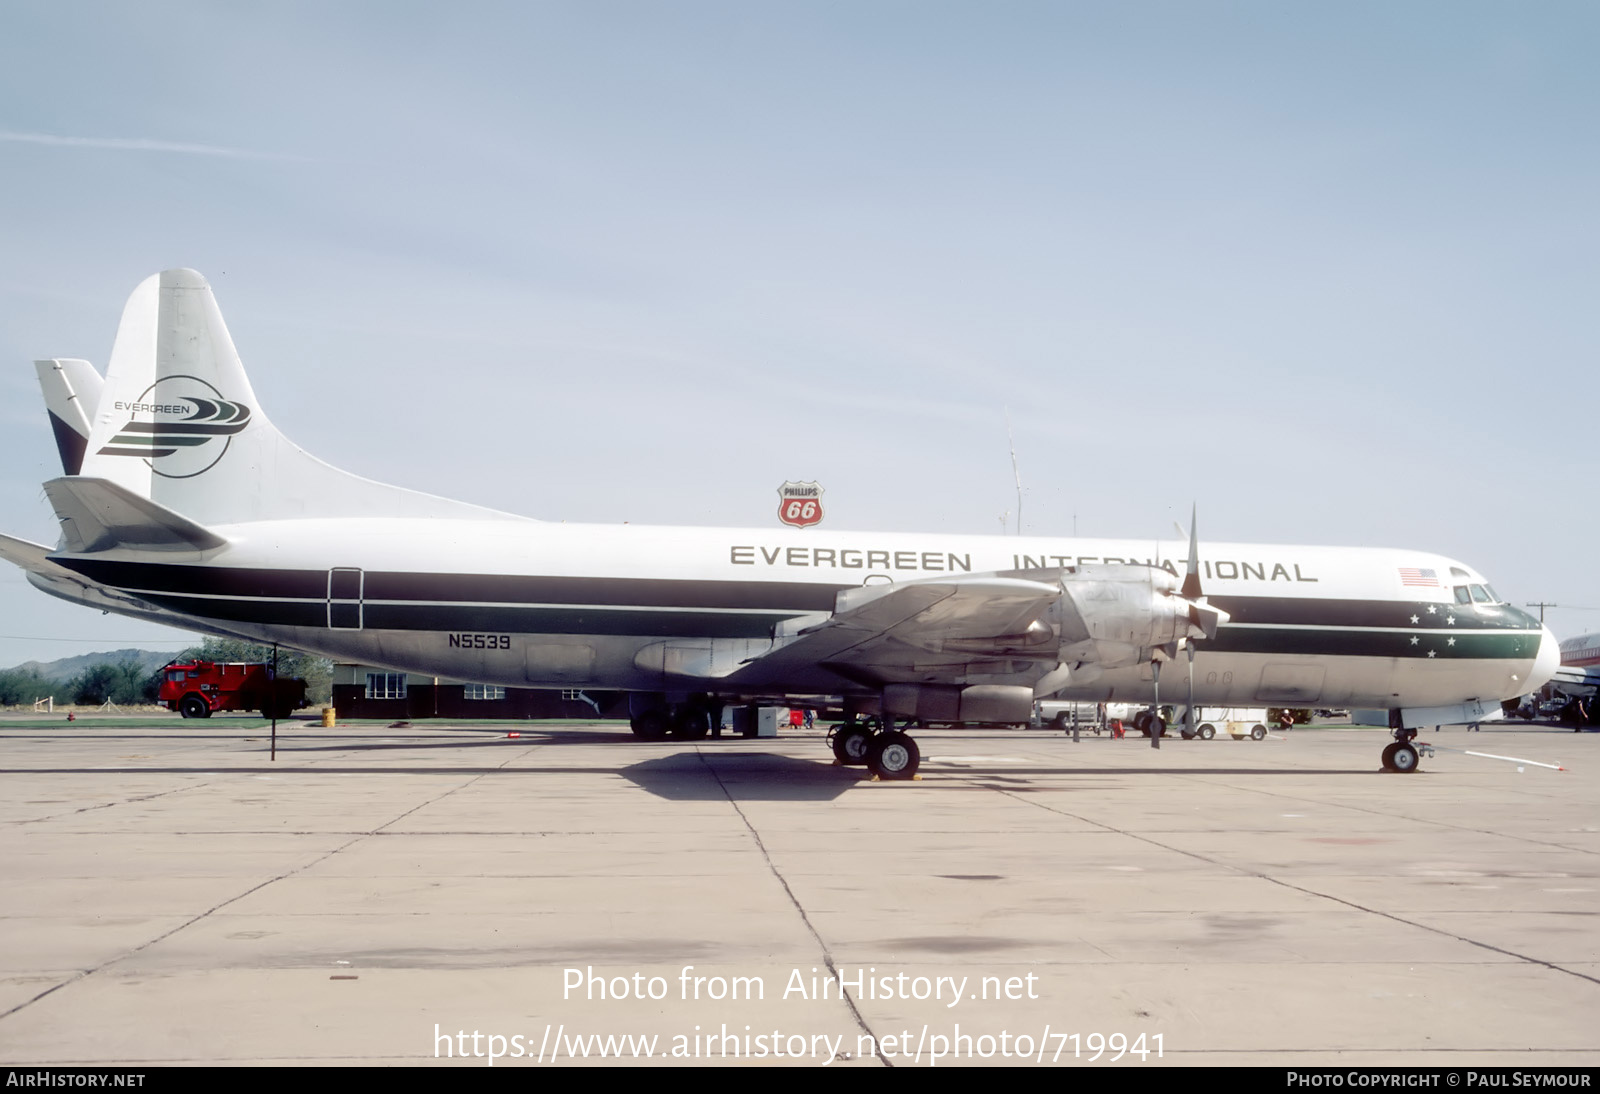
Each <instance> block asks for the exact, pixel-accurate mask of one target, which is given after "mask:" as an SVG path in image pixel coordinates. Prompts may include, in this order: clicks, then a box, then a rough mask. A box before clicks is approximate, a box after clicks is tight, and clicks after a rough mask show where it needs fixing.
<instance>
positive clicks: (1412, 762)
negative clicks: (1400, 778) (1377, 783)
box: [1384, 745, 1422, 775]
mask: <svg viewBox="0 0 1600 1094" xmlns="http://www.w3.org/2000/svg"><path fill="white" fill-rule="evenodd" d="M1393 747H1394V755H1392V756H1390V757H1389V770H1390V771H1398V772H1400V773H1401V774H1402V775H1409V774H1411V772H1413V771H1415V770H1416V769H1417V765H1418V764H1419V763H1421V762H1422V758H1421V757H1420V756H1418V755H1417V750H1416V749H1414V748H1412V747H1411V746H1410V745H1395V746H1393ZM1384 751H1385V752H1387V751H1388V749H1385V750H1384Z"/></svg>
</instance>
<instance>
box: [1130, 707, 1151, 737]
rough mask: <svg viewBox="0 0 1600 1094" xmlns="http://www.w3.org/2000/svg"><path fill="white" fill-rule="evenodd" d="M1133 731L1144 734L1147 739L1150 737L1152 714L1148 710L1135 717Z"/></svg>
mask: <svg viewBox="0 0 1600 1094" xmlns="http://www.w3.org/2000/svg"><path fill="white" fill-rule="evenodd" d="M1133 729H1134V732H1136V733H1142V734H1144V735H1145V736H1146V737H1148V736H1150V712H1149V711H1148V710H1141V711H1140V712H1139V713H1138V714H1135V715H1134V716H1133Z"/></svg>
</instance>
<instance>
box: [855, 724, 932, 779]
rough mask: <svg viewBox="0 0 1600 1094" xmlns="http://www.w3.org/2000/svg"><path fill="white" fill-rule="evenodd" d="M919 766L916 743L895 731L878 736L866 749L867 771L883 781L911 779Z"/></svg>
mask: <svg viewBox="0 0 1600 1094" xmlns="http://www.w3.org/2000/svg"><path fill="white" fill-rule="evenodd" d="M921 764H922V750H921V749H919V748H917V742H916V741H913V740H912V739H911V738H910V737H908V736H907V735H906V734H904V733H901V732H900V731H899V730H897V729H891V730H889V731H888V732H886V733H880V734H878V735H877V736H876V737H874V738H872V744H871V747H869V748H868V749H867V769H868V770H870V771H871V772H872V773H873V774H874V775H876V776H877V777H878V778H880V779H883V780H885V781H889V780H894V779H909V778H912V777H913V776H915V775H916V773H917V768H918V767H919V766H921Z"/></svg>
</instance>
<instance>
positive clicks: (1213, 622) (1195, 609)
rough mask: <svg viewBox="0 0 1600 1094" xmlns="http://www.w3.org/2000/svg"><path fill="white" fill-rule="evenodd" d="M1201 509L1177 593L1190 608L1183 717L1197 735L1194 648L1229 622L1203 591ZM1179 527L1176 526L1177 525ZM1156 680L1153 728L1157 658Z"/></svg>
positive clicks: (1192, 513) (1157, 672)
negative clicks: (1187, 682) (1187, 672)
mask: <svg viewBox="0 0 1600 1094" xmlns="http://www.w3.org/2000/svg"><path fill="white" fill-rule="evenodd" d="M1198 514H1199V506H1198V505H1196V506H1193V507H1192V508H1191V509H1190V510H1189V559H1188V562H1187V564H1186V565H1185V567H1184V574H1183V586H1182V587H1181V588H1180V589H1179V590H1178V595H1179V596H1181V597H1183V599H1184V600H1185V601H1186V602H1188V605H1189V634H1188V635H1187V636H1186V638H1185V639H1184V643H1183V644H1184V645H1185V646H1186V647H1187V648H1188V651H1189V702H1188V706H1187V707H1186V708H1185V710H1184V713H1183V720H1184V723H1185V725H1186V727H1187V728H1188V730H1189V732H1190V734H1191V735H1192V734H1193V733H1194V644H1195V643H1196V642H1197V641H1200V640H1201V639H1210V638H1215V637H1216V636H1217V628H1219V627H1220V626H1221V625H1222V624H1223V623H1226V622H1227V621H1228V613H1227V612H1225V611H1223V610H1222V609H1221V608H1214V607H1212V606H1211V605H1210V603H1208V602H1207V600H1206V596H1205V593H1204V591H1203V590H1202V589H1201V587H1200V533H1199V527H1198V524H1197V522H1196V519H1195V518H1196V517H1197V516H1198ZM1174 526H1176V522H1174ZM1176 654H1177V650H1176V649H1175V648H1174V649H1172V650H1170V651H1167V656H1168V657H1171V656H1175V655H1176ZM1151 675H1152V677H1153V681H1152V682H1153V684H1154V687H1153V689H1152V690H1153V691H1154V693H1155V701H1156V707H1155V713H1154V715H1153V717H1152V725H1154V723H1155V721H1156V720H1158V719H1159V718H1160V711H1161V659H1160V658H1159V657H1158V658H1157V659H1156V660H1154V661H1153V662H1152V663H1151ZM1150 743H1151V747H1152V748H1160V747H1161V745H1160V738H1158V737H1155V736H1154V735H1153V734H1152V736H1151V738H1150Z"/></svg>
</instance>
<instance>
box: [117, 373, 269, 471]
mask: <svg viewBox="0 0 1600 1094" xmlns="http://www.w3.org/2000/svg"><path fill="white" fill-rule="evenodd" d="M112 409H113V410H116V411H120V412H122V413H126V414H127V415H128V416H129V417H128V421H127V423H126V424H125V425H123V426H122V427H121V428H120V429H118V430H117V433H116V436H114V437H112V438H111V442H110V443H109V444H107V445H106V446H105V447H104V448H102V449H100V453H99V454H100V455H102V456H132V457H134V458H136V459H142V460H144V461H145V462H146V463H147V464H148V465H149V466H150V469H151V470H152V471H154V472H155V473H156V474H158V475H161V476H163V477H165V478H169V479H189V478H193V477H194V476H196V475H199V474H202V473H204V472H206V471H209V470H210V469H211V468H213V467H215V466H216V463H217V461H218V460H220V459H222V456H223V454H224V453H225V452H227V451H228V445H229V444H230V443H231V441H232V438H233V435H234V434H235V433H237V432H239V431H240V430H241V429H243V428H244V427H245V426H247V425H249V424H250V408H249V407H247V406H245V405H244V404H243V403H235V402H230V401H229V400H227V399H224V398H223V397H222V394H221V393H220V392H219V391H217V389H216V388H214V387H212V386H211V385H210V384H208V383H206V382H205V381H204V380H202V379H200V378H199V377H196V376H164V377H162V378H161V379H159V380H157V381H156V382H155V383H153V384H151V385H150V386H149V387H148V388H146V389H145V390H144V393H143V394H142V395H140V396H139V397H138V398H137V399H135V400H133V401H132V402H124V401H121V400H118V401H117V402H114V403H113V404H112Z"/></svg>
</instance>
